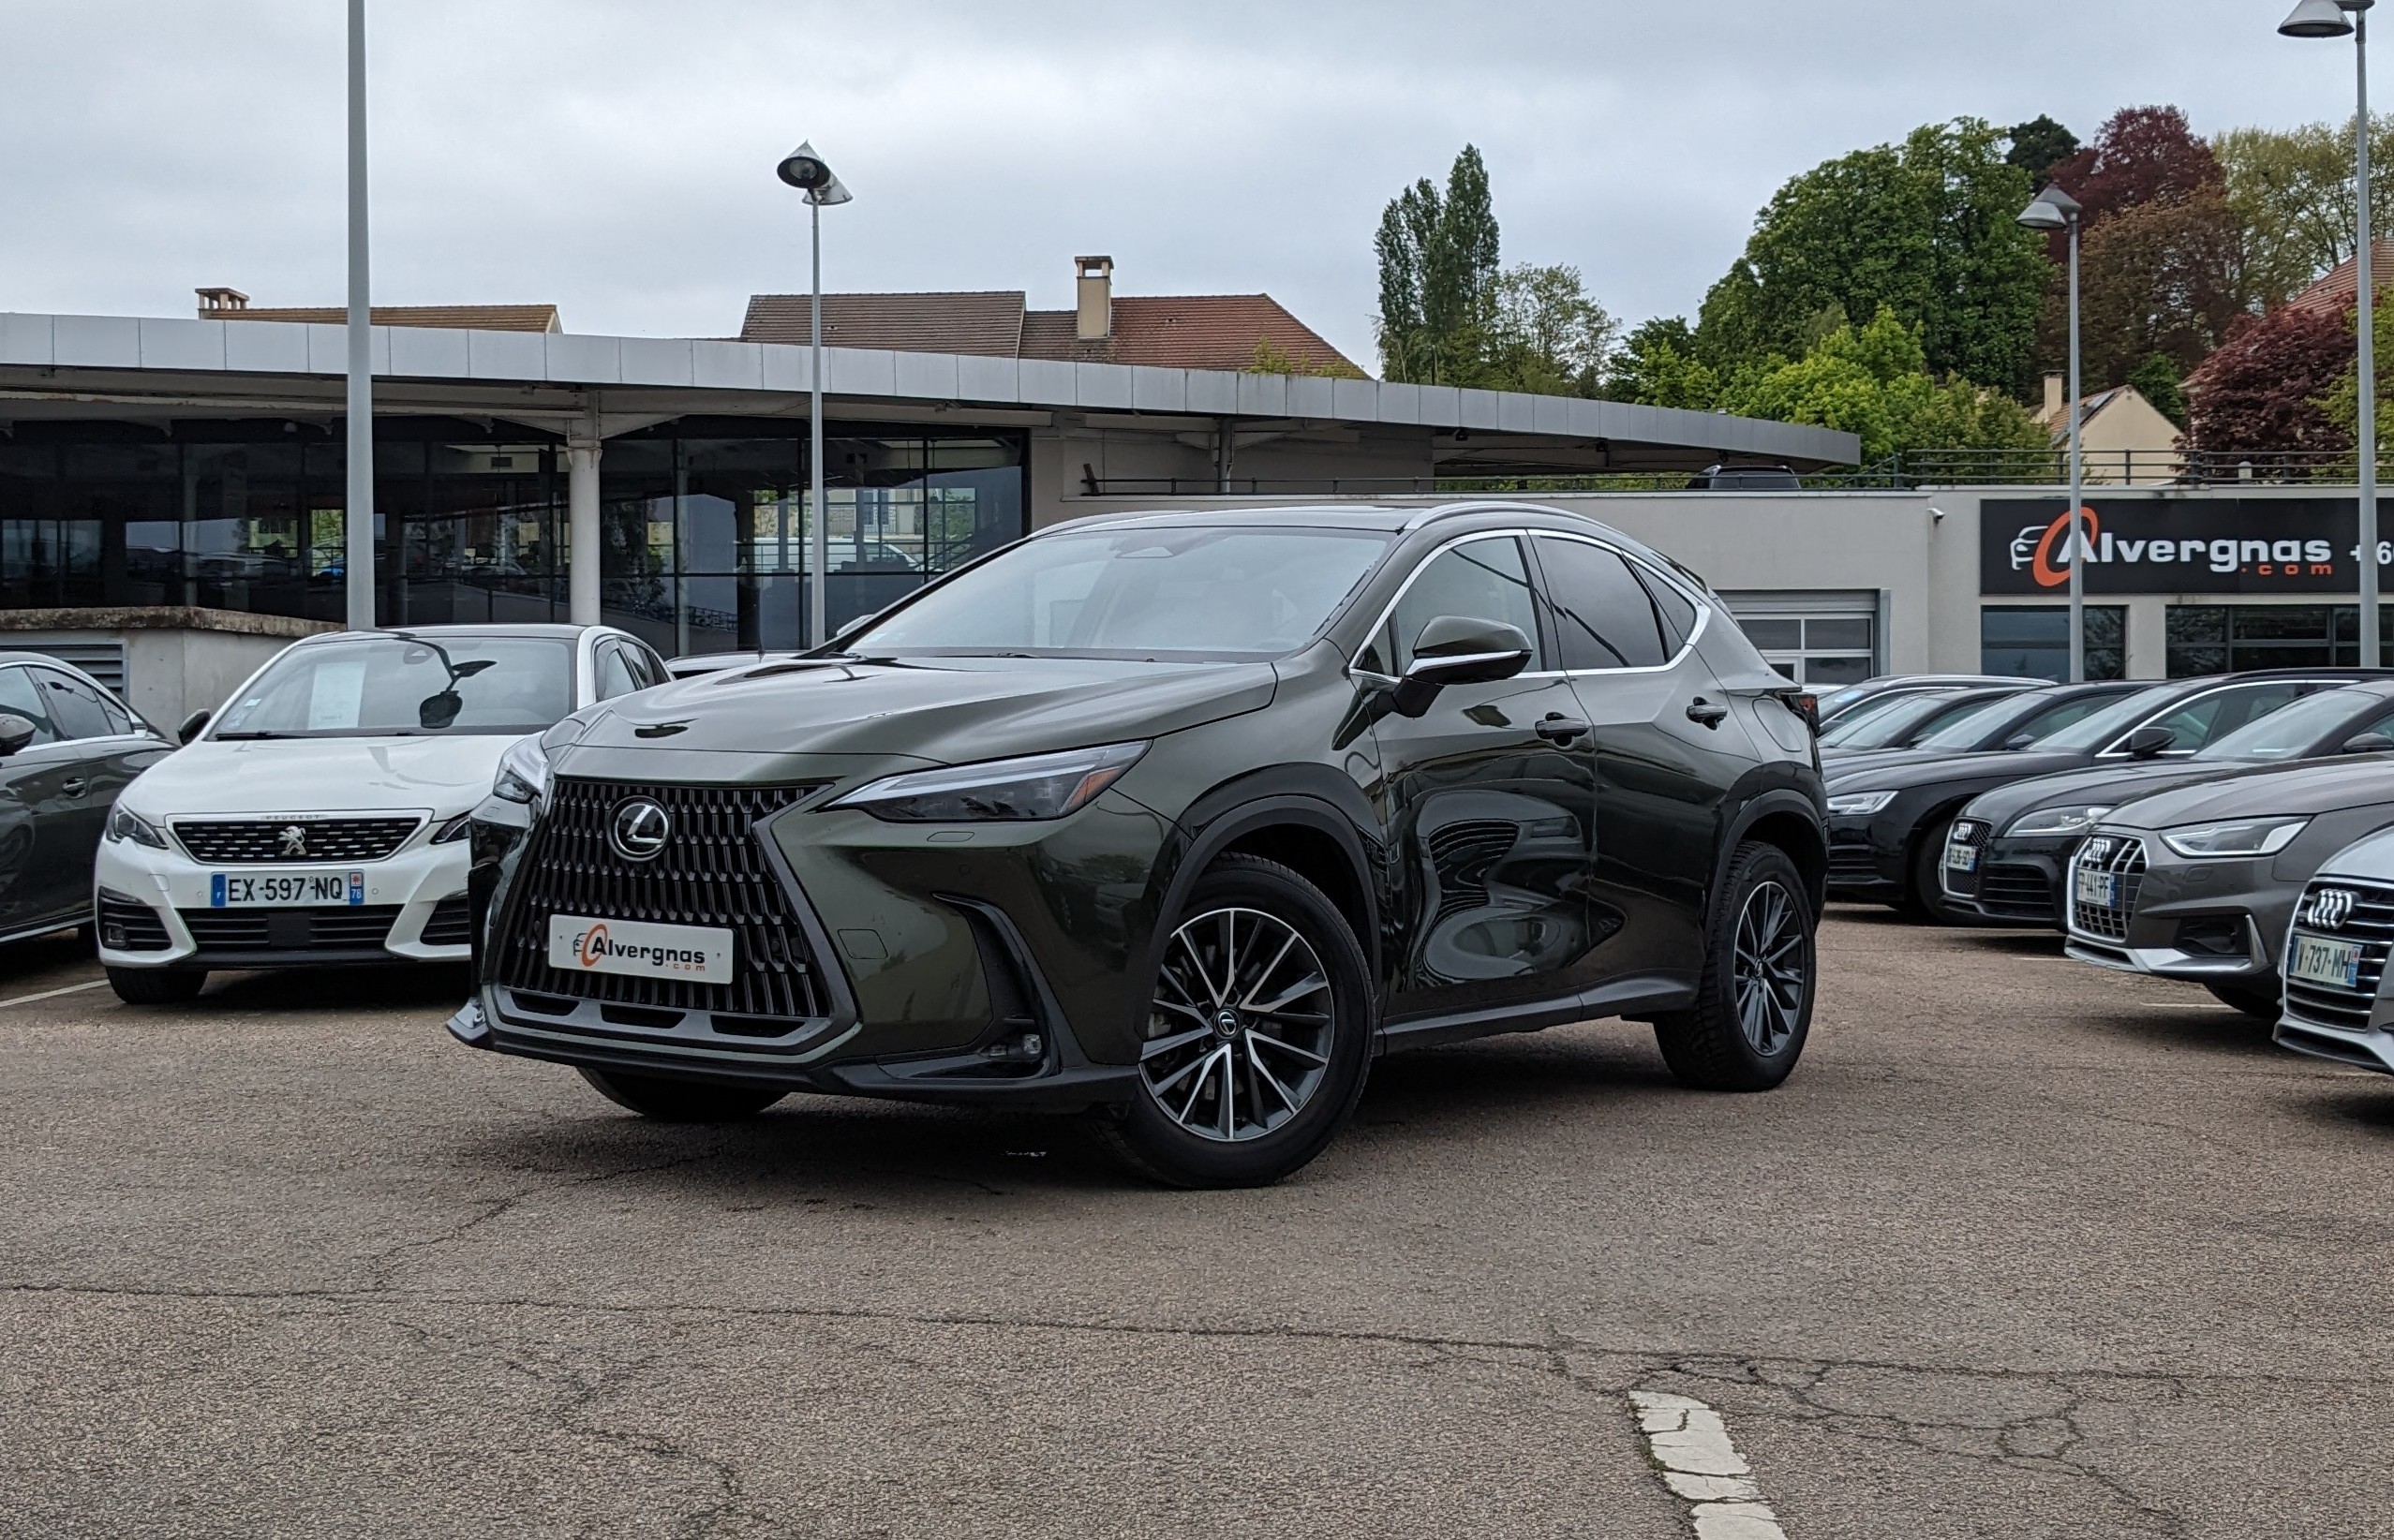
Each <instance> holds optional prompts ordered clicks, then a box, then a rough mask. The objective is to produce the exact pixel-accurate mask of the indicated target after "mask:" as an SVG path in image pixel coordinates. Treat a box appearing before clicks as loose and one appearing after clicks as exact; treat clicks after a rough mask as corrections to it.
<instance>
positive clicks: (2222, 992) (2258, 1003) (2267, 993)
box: [2203, 984, 2284, 1022]
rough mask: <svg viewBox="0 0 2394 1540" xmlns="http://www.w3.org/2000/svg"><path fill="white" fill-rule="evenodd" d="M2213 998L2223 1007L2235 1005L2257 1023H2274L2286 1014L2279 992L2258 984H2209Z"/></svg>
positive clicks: (2207, 986)
mask: <svg viewBox="0 0 2394 1540" xmlns="http://www.w3.org/2000/svg"><path fill="white" fill-rule="evenodd" d="M2203 987H2204V988H2206V989H2208V990H2209V991H2210V992H2211V998H2212V999H2213V1000H2218V1001H2219V1002H2220V1003H2221V1004H2222V1005H2233V1006H2235V1007H2236V1008H2237V1009H2238V1010H2239V1011H2241V1012H2243V1013H2244V1014H2246V1015H2248V1016H2251V1017H2253V1019H2254V1020H2256V1021H2270V1022H2274V1021H2276V1020H2277V1019H2278V1017H2279V1016H2281V1015H2282V1014H2284V1012H2283V1010H2282V1004H2283V1002H2282V1000H2280V999H2279V998H2278V991H2277V990H2276V989H2275V988H2274V987H2272V986H2270V985H2258V984H2207V985H2204V986H2203Z"/></svg>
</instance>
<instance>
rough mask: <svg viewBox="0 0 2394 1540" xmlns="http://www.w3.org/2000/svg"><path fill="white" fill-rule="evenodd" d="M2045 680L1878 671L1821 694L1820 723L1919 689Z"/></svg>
mask: <svg viewBox="0 0 2394 1540" xmlns="http://www.w3.org/2000/svg"><path fill="white" fill-rule="evenodd" d="M2046 682H2047V681H2045V680H2043V679H2030V678H2025V677H2015V676H2013V675H2011V674H1880V675H1879V676H1878V677H1876V678H1873V679H1865V680H1863V681H1862V682H1861V683H1859V684H1852V685H1847V686H1845V687H1844V688H1843V689H1834V690H1831V691H1830V692H1829V693H1827V694H1826V695H1823V696H1822V697H1821V700H1820V713H1821V726H1822V728H1823V729H1824V730H1825V729H1826V728H1828V727H1829V726H1830V725H1831V724H1833V723H1836V722H1839V721H1842V720H1844V719H1845V718H1847V717H1848V716H1850V715H1852V714H1854V713H1856V712H1864V711H1884V710H1885V709H1887V708H1888V707H1889V706H1892V705H1894V704H1895V703H1896V701H1897V700H1898V699H1899V698H1901V697H1903V696H1906V695H1913V694H1917V693H1919V692H1920V691H1922V690H1943V689H1964V688H1966V687H1968V686H1971V685H2010V686H2012V687H2013V688H2014V689H2035V688H2036V687H2037V686H2039V685H2042V684H2045V683H2046Z"/></svg>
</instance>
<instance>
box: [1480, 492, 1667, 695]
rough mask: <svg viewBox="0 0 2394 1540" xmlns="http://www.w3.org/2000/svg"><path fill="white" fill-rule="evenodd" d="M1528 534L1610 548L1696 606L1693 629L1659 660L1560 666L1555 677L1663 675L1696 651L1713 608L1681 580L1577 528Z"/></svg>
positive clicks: (1539, 530)
mask: <svg viewBox="0 0 2394 1540" xmlns="http://www.w3.org/2000/svg"><path fill="white" fill-rule="evenodd" d="M1529 534H1530V538H1531V539H1532V540H1577V541H1578V542H1579V543H1580V544H1582V545H1593V546H1595V547H1596V548H1597V549H1598V550H1599V551H1610V552H1612V553H1613V555H1616V556H1619V557H1620V558H1621V559H1622V560H1623V561H1626V562H1628V564H1629V567H1630V570H1632V571H1633V572H1634V571H1637V570H1641V569H1643V570H1645V571H1647V572H1651V573H1653V574H1655V575H1656V576H1658V577H1661V578H1662V579H1663V581H1664V583H1665V585H1667V586H1669V587H1670V588H1671V590H1672V591H1673V593H1676V594H1677V595H1678V596H1679V597H1680V598H1682V599H1684V600H1688V603H1690V604H1692V605H1694V606H1695V608H1696V629H1694V630H1691V631H1689V632H1688V635H1687V637H1686V638H1685V639H1684V640H1683V641H1681V643H1680V644H1679V650H1678V651H1677V652H1674V653H1673V654H1672V655H1671V656H1670V657H1669V658H1668V659H1664V660H1663V661H1662V662H1659V663H1644V664H1641V665H1639V666H1638V667H1636V668H1628V667H1624V668H1617V669H1561V670H1556V671H1554V673H1555V676H1556V677H1558V678H1564V679H1603V678H1617V677H1619V676H1620V675H1623V674H1667V673H1669V672H1670V671H1671V670H1673V669H1675V668H1677V667H1678V666H1679V665H1680V664H1681V663H1683V662H1686V661H1687V659H1688V654H1689V653H1691V652H1693V651H1695V650H1696V644H1697V642H1698V641H1700V640H1701V639H1702V638H1703V634H1704V632H1705V631H1706V630H1708V629H1711V627H1712V623H1713V607H1712V605H1711V603H1710V602H1708V601H1707V600H1703V599H1702V598H1699V597H1698V596H1696V595H1694V594H1691V593H1689V592H1688V585H1686V584H1684V583H1681V582H1679V581H1678V580H1677V579H1675V578H1673V577H1671V576H1670V575H1669V574H1668V573H1665V572H1663V570H1661V569H1660V568H1658V567H1657V566H1655V565H1654V564H1653V563H1652V562H1648V561H1641V560H1639V559H1638V558H1637V556H1635V555H1632V554H1631V553H1629V552H1628V551H1624V550H1622V549H1621V548H1620V547H1619V546H1617V545H1614V544H1612V543H1611V542H1610V541H1607V540H1598V538H1596V537H1595V536H1593V535H1583V534H1581V533H1580V532H1578V531H1577V530H1564V529H1533V530H1531V531H1530V532H1529ZM1545 575H1546V572H1545V569H1544V568H1540V569H1539V577H1540V578H1541V579H1542V578H1543V577H1544V576H1545ZM1557 650H1558V651H1559V650H1560V644H1559V642H1558V644H1557ZM1515 677H1520V675H1516V676H1515Z"/></svg>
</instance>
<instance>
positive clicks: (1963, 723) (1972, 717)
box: [1913, 695, 2021, 748]
mask: <svg viewBox="0 0 2394 1540" xmlns="http://www.w3.org/2000/svg"><path fill="white" fill-rule="evenodd" d="M2020 710H2021V707H2020V703H2019V701H2018V699H2017V698H2015V697H2013V696H2009V695H2006V696H2001V697H1999V698H1998V699H1996V700H1992V701H1989V702H1987V703H1985V705H1983V706H1980V707H1978V708H1977V709H1976V710H1974V711H1968V712H1965V713H1963V714H1962V715H1961V716H1959V717H1956V718H1954V719H1953V720H1952V721H1950V722H1947V723H1946V724H1945V725H1944V726H1943V727H1940V728H1939V729H1938V730H1937V731H1936V732H1934V733H1930V734H1929V735H1928V736H1926V737H1925V738H1923V739H1921V740H1920V742H1919V743H1917V744H1915V745H1913V747H1914V748H1977V747H1978V745H1979V740H1981V739H1982V738H1985V736H1986V735H1987V733H1990V732H1993V731H1994V730H1995V729H1997V728H2000V727H2001V726H2002V725H2003V724H2004V723H2005V722H2008V721H2010V720H2011V719H2012V718H2015V717H2016V716H2018V715H2019V714H2020Z"/></svg>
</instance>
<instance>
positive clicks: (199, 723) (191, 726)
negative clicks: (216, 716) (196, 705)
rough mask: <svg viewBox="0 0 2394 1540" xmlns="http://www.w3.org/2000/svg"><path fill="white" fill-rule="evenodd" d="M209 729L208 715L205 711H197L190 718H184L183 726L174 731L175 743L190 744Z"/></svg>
mask: <svg viewBox="0 0 2394 1540" xmlns="http://www.w3.org/2000/svg"><path fill="white" fill-rule="evenodd" d="M207 729H208V713H207V712H204V711H195V712H193V713H192V714H191V715H190V716H188V717H186V718H183V725H182V726H181V727H178V728H176V729H175V730H174V741H175V742H177V743H189V742H190V741H191V740H192V739H194V738H196V737H198V736H199V735H200V734H201V733H204V732H206V731H207Z"/></svg>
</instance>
